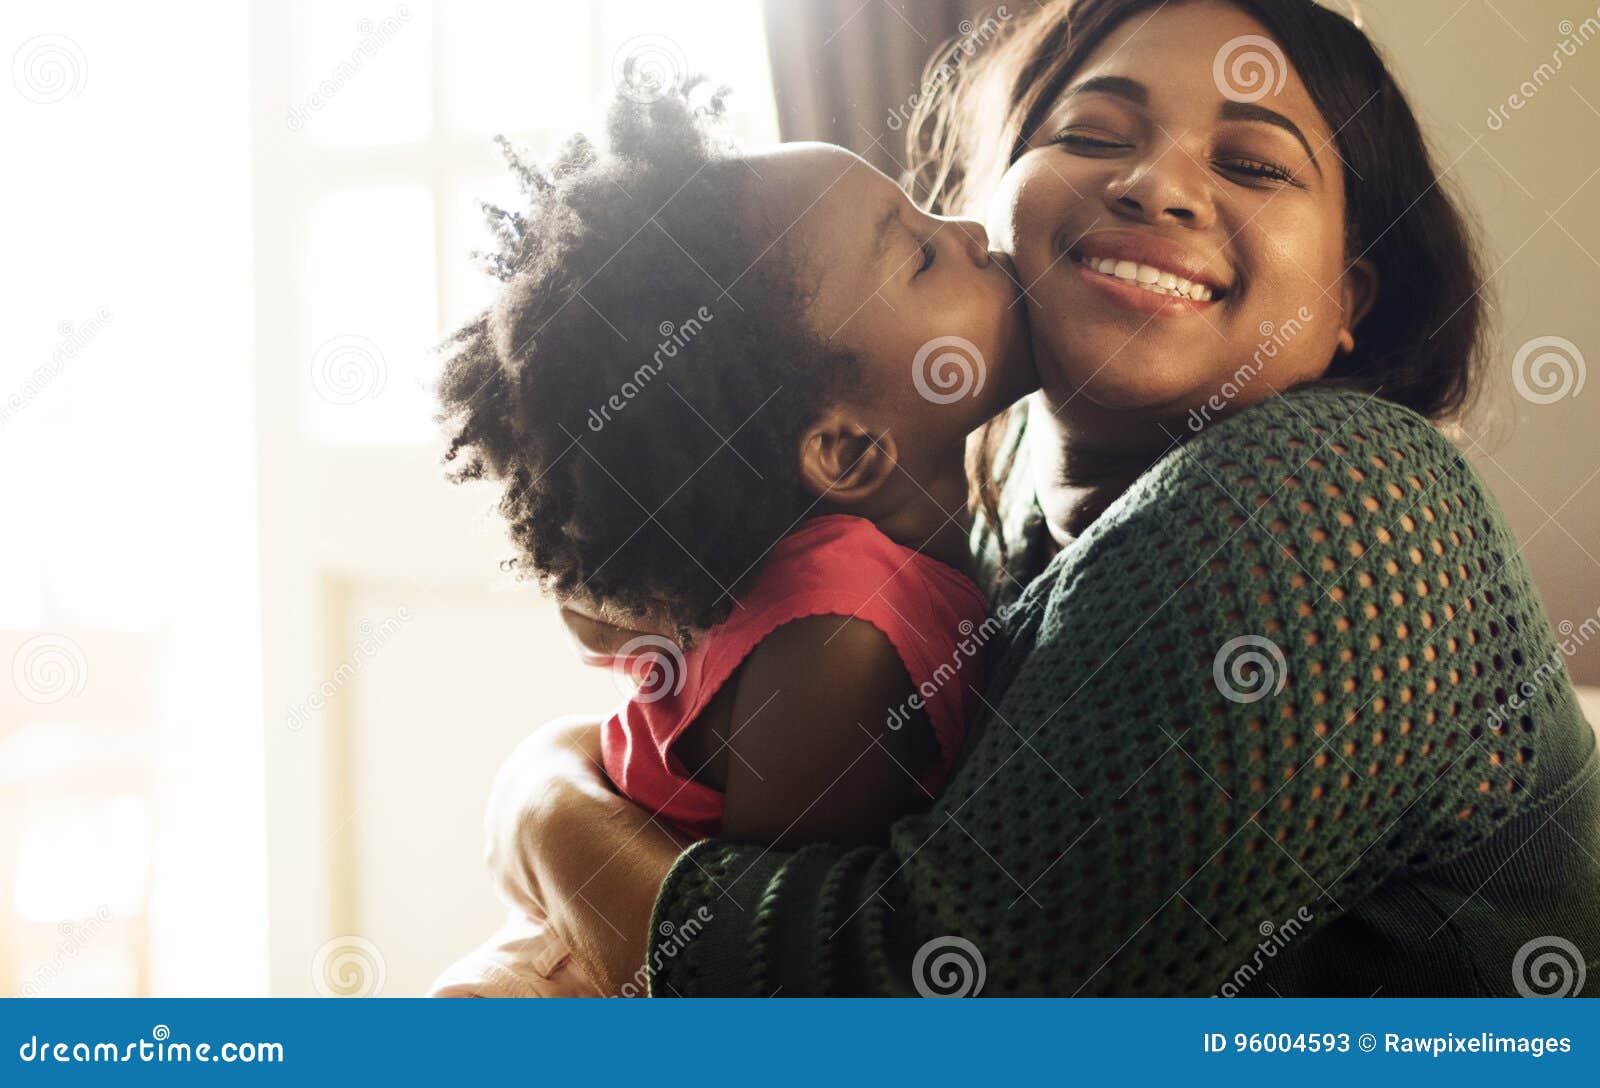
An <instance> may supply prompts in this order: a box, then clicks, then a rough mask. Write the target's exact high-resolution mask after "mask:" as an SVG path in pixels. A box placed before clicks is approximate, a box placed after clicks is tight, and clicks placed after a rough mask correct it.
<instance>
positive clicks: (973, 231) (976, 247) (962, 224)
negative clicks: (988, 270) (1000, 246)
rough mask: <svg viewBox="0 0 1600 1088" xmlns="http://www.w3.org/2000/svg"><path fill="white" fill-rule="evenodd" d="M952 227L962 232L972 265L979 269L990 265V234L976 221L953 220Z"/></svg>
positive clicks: (951, 221)
mask: <svg viewBox="0 0 1600 1088" xmlns="http://www.w3.org/2000/svg"><path fill="white" fill-rule="evenodd" d="M950 225H951V226H953V227H955V228H956V229H957V230H958V231H960V232H961V236H962V238H963V239H964V240H965V243H966V247H967V253H968V255H969V256H970V257H971V258H972V263H973V264H975V265H977V266H978V267H979V268H982V267H984V266H985V265H987V264H988V263H989V232H988V231H986V230H984V229H983V224H982V223H980V222H978V221H977V220H976V219H952V220H950Z"/></svg>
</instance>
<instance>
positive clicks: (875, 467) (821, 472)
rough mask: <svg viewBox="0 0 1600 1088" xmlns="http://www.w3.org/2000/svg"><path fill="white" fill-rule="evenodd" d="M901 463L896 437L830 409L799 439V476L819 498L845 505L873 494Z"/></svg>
mask: <svg viewBox="0 0 1600 1088" xmlns="http://www.w3.org/2000/svg"><path fill="white" fill-rule="evenodd" d="M898 463H899V455H898V451H897V450H896V448H895V442H894V437H893V436H892V435H891V434H889V433H888V432H887V431H885V432H881V433H874V432H873V431H872V430H871V429H869V428H868V427H866V426H864V425H863V424H862V423H861V422H860V421H859V420H858V419H856V417H855V416H853V415H850V414H849V413H847V412H845V411H842V410H840V409H829V410H828V411H826V412H824V413H823V415H822V417H821V418H819V419H818V420H817V421H816V422H815V423H813V424H812V425H811V426H810V427H809V428H808V429H807V430H806V433H805V435H804V436H803V437H802V438H801V439H800V479H801V482H802V483H804V484H805V488H806V490H807V491H809V492H810V493H811V494H813V495H816V496H817V497H818V498H822V499H827V500H828V501H830V502H834V503H839V504H842V505H850V504H853V503H858V502H862V501H864V500H865V499H868V498H870V497H871V496H872V495H873V494H874V493H875V492H876V491H877V490H878V488H879V487H881V486H882V485H883V482H884V481H885V480H887V479H888V478H889V477H890V476H891V475H892V474H893V473H894V469H895V466H896V465H897V464H898Z"/></svg>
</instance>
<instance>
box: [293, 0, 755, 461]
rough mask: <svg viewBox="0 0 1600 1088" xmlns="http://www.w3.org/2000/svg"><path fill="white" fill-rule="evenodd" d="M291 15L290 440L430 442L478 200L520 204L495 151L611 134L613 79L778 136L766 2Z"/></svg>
mask: <svg viewBox="0 0 1600 1088" xmlns="http://www.w3.org/2000/svg"><path fill="white" fill-rule="evenodd" d="M287 18H288V23H289V26H288V34H287V42H288V48H289V57H288V58H287V70H288V72H289V77H288V86H289V88H290V91H291V94H292V97H291V99H290V105H289V107H288V109H287V110H286V111H285V112H284V116H283V118H282V122H283V128H284V135H285V137H286V138H285V140H284V141H283V143H282V151H283V155H282V157H281V159H279V160H278V161H277V162H275V163H274V166H275V169H274V170H273V171H272V172H271V173H270V175H269V176H268V177H267V178H265V179H263V180H264V182H265V183H266V184H269V185H272V186H274V187H275V188H279V187H281V188H282V189H283V190H284V192H283V194H282V195H283V197H284V203H283V210H284V212H285V213H286V216H287V218H288V221H286V222H283V223H282V224H281V225H274V226H273V227H272V228H269V229H276V227H277V226H281V228H282V229H285V230H287V231H289V232H290V233H291V235H293V236H296V237H303V239H304V245H303V246H302V247H300V248H299V250H298V253H296V254H295V255H294V258H293V260H294V263H293V264H292V266H291V267H290V268H289V269H287V270H286V271H287V272H288V274H289V277H290V279H289V282H288V283H287V284H285V287H286V288H287V291H286V294H288V295H290V296H293V297H297V298H299V299H302V300H303V308H302V311H301V312H300V313H299V314H298V315H297V322H298V324H299V330H300V335H299V337H298V343H297V344H296V345H295V348H296V357H297V358H300V359H305V360H307V361H308V362H307V364H306V365H305V366H304V367H302V368H301V371H302V376H303V378H304V381H303V382H302V385H301V388H300V396H299V400H300V405H301V413H302V425H303V426H304V427H305V429H306V431H307V433H308V435H309V436H310V437H311V438H312V439H313V440H315V441H322V442H333V443H358V444H366V445H372V444H386V443H408V442H418V441H425V440H427V439H429V438H430V437H431V436H432V435H433V433H434V430H433V426H432V424H431V422H430V416H431V413H432V404H431V400H430V394H429V384H430V381H431V377H432V373H433V372H432V367H431V365H430V355H429V347H430V345H431V344H432V343H433V342H434V341H435V340H436V339H437V337H438V334H439V333H440V331H441V330H445V329H448V328H451V327H454V326H455V325H456V324H457V323H459V322H460V321H461V320H463V319H465V318H466V317H468V316H470V315H471V313H473V312H474V311H475V310H476V309H477V308H478V307H480V306H482V305H483V304H484V302H485V301H486V299H487V297H488V293H489V290H490V288H491V286H492V281H490V280H489V279H488V278H487V277H485V276H484V275H482V274H481V273H480V272H478V271H477V269H476V267H475V266H474V264H473V262H471V261H470V260H469V258H468V254H469V252H470V251H472V250H473V249H475V248H480V247H486V246H487V245H488V241H489V240H488V236H487V233H486V232H485V231H484V229H483V217H482V214H481V212H480V211H479V208H478V202H479V201H480V200H490V201H493V202H496V203H501V204H507V205H509V204H511V203H513V202H514V201H515V200H516V199H517V192H516V189H515V186H514V184H513V183H512V181H511V179H510V177H509V175H508V173H507V172H506V171H505V170H504V168H503V165H502V162H501V159H500V155H499V152H498V150H497V149H496V148H495V146H494V145H493V143H492V142H491V138H492V137H493V136H494V135H496V134H503V135H505V136H506V137H508V138H509V139H511V140H512V142H513V143H515V144H516V145H518V146H519V147H524V148H527V149H528V150H529V151H531V152H532V153H533V155H534V156H535V157H536V158H546V157H548V156H550V155H551V154H552V153H553V152H554V151H555V150H556V149H557V148H558V146H559V144H560V142H561V141H562V140H564V139H565V138H566V137H567V136H568V135H569V134H570V133H571V132H573V131H576V130H583V131H585V132H587V133H589V134H591V135H594V134H597V133H600V132H602V131H603V123H604V106H605V103H606V102H607V100H608V99H609V98H610V96H611V94H612V93H613V87H614V86H615V85H616V83H617V82H618V80H619V79H620V78H621V77H622V73H623V70H624V66H625V65H627V64H629V63H630V62H631V64H633V65H634V66H635V67H634V71H635V78H640V77H643V78H649V77H652V76H654V77H657V78H675V77H677V76H679V75H682V74H684V73H686V72H689V71H695V72H700V71H706V72H708V73H709V74H711V75H712V76H714V78H715V79H716V80H717V81H719V82H723V83H727V84H729V85H730V86H732V87H733V88H734V91H735V93H734V95H733V98H732V100H731V102H730V106H731V114H732V115H731V117H730V127H731V134H732V135H733V136H734V138H735V139H736V140H738V141H739V142H740V143H741V144H753V143H759V142H767V141H772V140H775V139H776V133H777V124H776V114H775V111H774V107H773V102H772V97H771V91H770V78H769V74H768V71H767V64H766V47H765V42H764V40H763V38H762V30H761V23H760V18H761V9H760V5H758V4H725V3H712V2H704V0H702V2H685V0H675V2H673V0H669V2H644V0H596V2H594V3H590V4H586V5H580V4H529V3H517V4H511V3H483V2H474V3H450V4H429V3H425V2H408V3H403V4H395V5H393V6H389V5H386V4H384V3H373V2H364V0H338V2H334V3H321V2H317V3H313V2H310V0H300V2H299V3H296V4H295V5H294V6H293V7H292V8H291V9H290V12H289V14H288V16H287Z"/></svg>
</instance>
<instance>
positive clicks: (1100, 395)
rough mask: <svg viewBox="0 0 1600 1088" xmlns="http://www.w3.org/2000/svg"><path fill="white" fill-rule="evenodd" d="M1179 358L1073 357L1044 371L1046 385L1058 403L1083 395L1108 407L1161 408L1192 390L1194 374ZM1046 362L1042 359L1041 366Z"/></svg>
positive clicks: (1118, 409) (1110, 408)
mask: <svg viewBox="0 0 1600 1088" xmlns="http://www.w3.org/2000/svg"><path fill="white" fill-rule="evenodd" d="M1178 363H1179V360H1178V359H1176V358H1174V359H1171V360H1163V361H1160V362H1157V361H1156V360H1153V359H1132V358H1112V359H1110V360H1109V361H1107V360H1106V359H1105V358H1104V357H1098V358H1091V359H1084V360H1078V361H1074V362H1072V363H1068V364H1066V365H1058V366H1056V367H1054V368H1051V369H1052V370H1053V371H1054V373H1044V374H1043V375H1042V376H1043V378H1044V386H1045V389H1046V391H1047V393H1048V395H1049V396H1050V399H1052V400H1054V401H1057V402H1058V403H1060V402H1062V401H1067V400H1074V399H1079V398H1081V399H1084V400H1087V401H1088V402H1089V403H1090V404H1092V405H1095V406H1096V407H1099V408H1103V409H1108V410H1110V411H1122V412H1134V411H1139V410H1140V409H1153V408H1161V407H1164V406H1167V405H1170V404H1172V403H1173V402H1175V401H1180V400H1182V399H1183V398H1185V397H1186V396H1187V395H1188V394H1190V393H1191V392H1193V386H1194V374H1193V372H1192V368H1191V367H1190V366H1187V365H1175V364H1178ZM1045 369H1046V368H1045V365H1044V364H1043V362H1042V361H1041V366H1040V370H1041V371H1044V370H1045Z"/></svg>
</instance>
